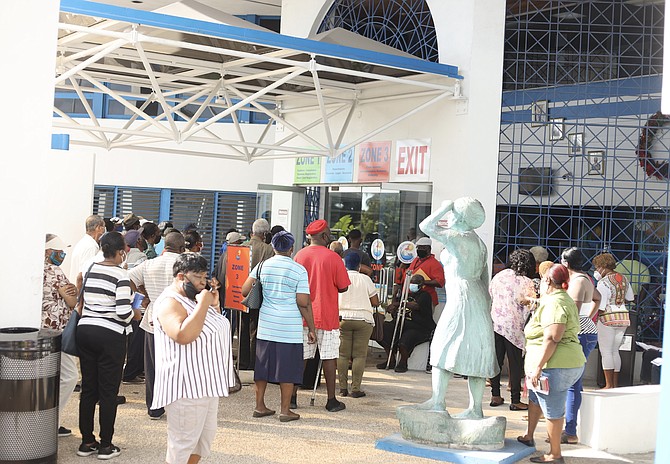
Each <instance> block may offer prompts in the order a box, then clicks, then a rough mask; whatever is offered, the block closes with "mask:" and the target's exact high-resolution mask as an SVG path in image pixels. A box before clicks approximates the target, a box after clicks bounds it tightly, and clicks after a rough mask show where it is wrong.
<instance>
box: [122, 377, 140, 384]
mask: <svg viewBox="0 0 670 464" xmlns="http://www.w3.org/2000/svg"><path fill="white" fill-rule="evenodd" d="M123 383H125V384H137V383H144V378H142V377H140V376H139V375H137V376H135V377H133V378H132V379H128V380H126V379H123Z"/></svg>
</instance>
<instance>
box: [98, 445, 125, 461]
mask: <svg viewBox="0 0 670 464" xmlns="http://www.w3.org/2000/svg"><path fill="white" fill-rule="evenodd" d="M119 454H121V448H119V447H118V446H114V445H109V446H105V447H104V448H100V449H99V450H98V459H103V460H107V459H113V458H115V457H117V456H118V455H119Z"/></svg>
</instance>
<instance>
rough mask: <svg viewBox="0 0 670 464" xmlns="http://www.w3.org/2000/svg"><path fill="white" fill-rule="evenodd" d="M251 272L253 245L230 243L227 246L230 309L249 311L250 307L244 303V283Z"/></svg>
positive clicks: (227, 294)
mask: <svg viewBox="0 0 670 464" xmlns="http://www.w3.org/2000/svg"><path fill="white" fill-rule="evenodd" d="M249 272H251V247H248V246H237V245H228V248H226V283H225V287H226V298H225V300H224V301H225V306H226V308H228V309H237V310H238V311H243V312H245V313H246V312H249V308H247V307H246V306H244V305H243V304H242V300H243V299H244V297H243V296H242V284H244V282H246V280H247V278H248V277H249Z"/></svg>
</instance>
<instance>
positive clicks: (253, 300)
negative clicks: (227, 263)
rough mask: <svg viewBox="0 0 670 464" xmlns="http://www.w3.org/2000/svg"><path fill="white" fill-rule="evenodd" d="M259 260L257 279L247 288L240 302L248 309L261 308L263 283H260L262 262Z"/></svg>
mask: <svg viewBox="0 0 670 464" xmlns="http://www.w3.org/2000/svg"><path fill="white" fill-rule="evenodd" d="M264 262H265V261H261V263H260V264H259V265H258V279H256V280H255V281H254V283H253V285H252V286H251V290H249V294H248V295H247V296H246V297H245V298H244V300H242V304H243V305H244V306H246V307H247V308H249V309H261V305H262V304H263V285H261V270H262V269H263V263H264Z"/></svg>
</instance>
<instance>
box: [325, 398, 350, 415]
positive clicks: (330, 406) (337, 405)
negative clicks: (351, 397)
mask: <svg viewBox="0 0 670 464" xmlns="http://www.w3.org/2000/svg"><path fill="white" fill-rule="evenodd" d="M326 409H327V410H328V411H329V412H337V411H342V410H343V409H346V405H345V404H344V403H343V402H341V401H337V398H331V399H329V400H328V402H327V403H326Z"/></svg>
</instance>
